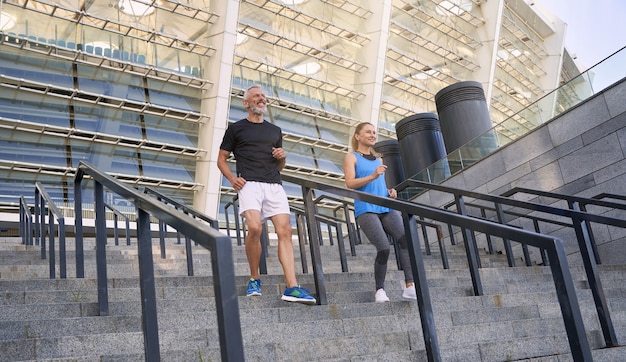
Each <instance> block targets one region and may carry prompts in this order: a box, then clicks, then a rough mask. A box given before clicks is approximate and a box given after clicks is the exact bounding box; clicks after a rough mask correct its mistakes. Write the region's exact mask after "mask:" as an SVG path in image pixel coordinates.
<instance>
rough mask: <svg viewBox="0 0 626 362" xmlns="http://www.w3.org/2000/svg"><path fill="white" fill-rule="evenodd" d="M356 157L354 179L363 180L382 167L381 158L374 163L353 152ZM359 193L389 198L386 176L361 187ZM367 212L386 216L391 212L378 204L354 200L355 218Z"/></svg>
mask: <svg viewBox="0 0 626 362" xmlns="http://www.w3.org/2000/svg"><path fill="white" fill-rule="evenodd" d="M353 153H354V155H355V156H356V166H355V170H354V171H355V172H354V177H355V178H361V177H367V176H369V175H371V174H373V173H374V171H376V167H378V166H380V165H382V162H381V160H380V158H376V159H375V160H373V161H370V160H368V159H367V158H365V157H363V156H361V155H360V154H359V153H358V152H353ZM356 190H358V191H363V192H367V193H369V194H373V195H376V196H381V197H387V196H389V193H388V191H387V184H386V183H385V176H384V175H381V176H379V177H377V178H376V179H375V180H374V181H372V182H370V183H368V184H366V185H365V186H362V187H359V188H358V189H356ZM366 212H373V213H375V214H384V213H386V212H389V208H387V207H383V206H379V205H376V204H370V203H368V202H364V201H360V200H354V217H355V218H357V217H359V215H361V214H364V213H366Z"/></svg>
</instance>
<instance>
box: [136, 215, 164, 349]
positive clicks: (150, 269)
mask: <svg viewBox="0 0 626 362" xmlns="http://www.w3.org/2000/svg"><path fill="white" fill-rule="evenodd" d="M137 254H138V258H139V284H140V288H139V289H140V290H141V311H142V313H141V323H142V325H143V328H144V331H145V332H144V334H143V340H144V353H145V359H146V361H160V360H161V354H160V349H159V325H158V323H157V321H158V317H157V304H156V286H155V283H154V260H153V259H152V235H151V232H150V215H149V214H148V213H147V212H145V211H144V210H141V209H138V210H137Z"/></svg>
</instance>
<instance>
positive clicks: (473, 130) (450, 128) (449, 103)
mask: <svg viewBox="0 0 626 362" xmlns="http://www.w3.org/2000/svg"><path fill="white" fill-rule="evenodd" d="M435 104H436V106H437V113H438V114H439V124H440V125H441V133H442V134H443V139H444V140H445V142H446V153H451V152H452V151H454V150H456V149H458V148H459V147H461V146H463V145H464V144H466V143H468V142H469V141H471V140H473V139H474V138H476V137H478V136H480V135H482V134H484V133H485V132H487V131H488V130H490V129H491V128H492V127H493V126H492V124H491V118H490V117H489V109H488V108H487V101H486V99H485V93H484V92H483V87H482V85H481V84H480V83H478V82H473V81H467V82H459V83H455V84H452V85H449V86H447V87H445V88H443V89H442V90H440V91H439V92H437V94H435Z"/></svg>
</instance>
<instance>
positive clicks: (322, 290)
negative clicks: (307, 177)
mask: <svg viewBox="0 0 626 362" xmlns="http://www.w3.org/2000/svg"><path fill="white" fill-rule="evenodd" d="M302 196H303V198H304V210H305V212H306V221H307V226H308V230H309V248H310V249H311V264H313V279H314V280H315V294H316V296H317V304H319V305H326V304H328V296H327V295H326V281H325V279H324V271H323V269H322V258H321V255H320V244H319V242H318V241H319V235H318V234H317V222H316V220H315V211H316V210H315V209H316V208H315V202H314V201H313V190H312V189H311V188H308V187H306V186H302Z"/></svg>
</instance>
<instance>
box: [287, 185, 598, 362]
mask: <svg viewBox="0 0 626 362" xmlns="http://www.w3.org/2000/svg"><path fill="white" fill-rule="evenodd" d="M282 178H283V180H284V181H285V182H290V183H294V184H297V185H300V186H301V187H302V192H303V199H304V205H305V210H306V212H307V214H308V215H315V204H314V202H313V193H314V190H320V191H323V192H327V193H332V194H334V195H339V196H343V197H348V198H352V199H357V200H361V201H365V202H370V203H374V204H377V205H381V206H385V207H389V208H391V209H395V210H398V211H400V212H402V214H403V219H404V227H405V233H406V238H407V243H408V249H409V255H410V258H411V265H412V267H413V274H414V280H415V288H416V290H417V295H418V296H419V297H418V299H417V304H418V308H419V315H420V321H421V324H422V331H423V336H424V344H425V347H426V354H427V356H428V360H429V361H441V356H440V352H439V342H438V339H437V332H436V329H435V322H434V316H433V309H432V303H431V300H430V292H429V289H428V285H427V280H426V270H425V268H424V263H423V260H422V255H421V253H420V252H418V251H419V250H421V249H420V247H419V243H420V241H419V237H418V233H417V223H416V222H415V217H416V216H418V217H424V218H428V219H431V220H436V221H439V222H441V223H445V224H453V225H456V226H459V227H461V228H463V229H464V232H465V233H466V234H470V233H473V232H475V231H479V232H483V233H488V234H492V235H495V236H499V237H502V238H506V239H511V240H514V241H517V242H521V243H526V244H528V245H531V246H535V247H539V248H544V249H545V250H546V253H547V255H548V258H549V260H550V269H551V271H552V277H553V279H554V284H555V287H556V290H557V292H556V295H557V298H558V300H559V304H560V306H561V313H562V316H563V321H564V324H565V330H566V332H567V336H568V341H569V345H570V350H571V353H572V356H573V359H574V360H575V361H590V360H592V356H591V349H590V347H589V341H588V340H587V337H586V334H585V327H584V324H583V321H582V315H581V313H580V307H579V305H578V299H577V297H576V291H575V288H574V283H573V281H572V277H571V274H570V271H569V266H568V262H567V256H566V255H565V249H564V246H563V241H562V240H561V239H559V238H556V237H552V236H549V235H543V234H538V233H534V232H530V231H526V230H522V229H517V228H513V227H510V226H506V225H501V224H497V223H494V222H490V221H486V220H480V219H476V218H472V217H468V216H464V215H459V214H456V213H452V212H449V211H446V210H441V209H437V208H433V207H429V206H426V205H421V204H417V203H413V202H409V201H405V200H398V199H390V198H386V197H379V196H375V195H371V194H368V193H364V192H361V191H356V190H350V189H346V188H341V187H337V186H333V185H328V184H323V183H319V182H315V181H312V180H305V179H302V178H298V177H295V176H291V175H282ZM306 219H307V223H308V228H309V233H310V234H311V235H310V236H311V239H312V240H317V239H318V235H317V228H316V227H315V220H314V219H315V218H314V217H310V216H309V217H307V218H306ZM309 247H310V250H311V260H312V263H313V273H314V275H313V278H314V281H315V289H316V295H317V297H318V298H317V300H318V304H327V303H328V301H327V296H326V285H325V280H324V273H323V270H322V263H321V257H320V250H319V244H318V243H309ZM467 252H468V254H470V259H474V260H475V259H476V255H475V252H474V250H472V249H468V250H467ZM470 273H471V274H473V273H476V274H477V269H470ZM474 279H475V280H477V281H478V282H479V286H480V278H479V277H477V276H474ZM480 288H481V289H482V287H480Z"/></svg>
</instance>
